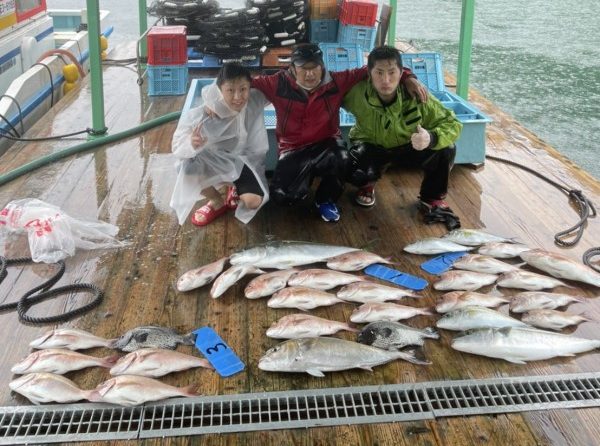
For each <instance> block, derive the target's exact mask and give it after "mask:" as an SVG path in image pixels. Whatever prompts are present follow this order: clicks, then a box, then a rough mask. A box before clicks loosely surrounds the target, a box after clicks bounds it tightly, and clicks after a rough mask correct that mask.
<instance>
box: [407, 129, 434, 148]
mask: <svg viewBox="0 0 600 446" xmlns="http://www.w3.org/2000/svg"><path fill="white" fill-rule="evenodd" d="M410 142H411V143H412V146H413V149H415V150H425V149H426V148H427V147H429V144H430V143H431V135H430V134H429V132H428V131H427V130H425V129H424V128H423V127H421V126H420V125H417V133H413V134H412V135H411V136H410Z"/></svg>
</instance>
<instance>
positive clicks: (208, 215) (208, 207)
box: [191, 201, 229, 226]
mask: <svg viewBox="0 0 600 446" xmlns="http://www.w3.org/2000/svg"><path fill="white" fill-rule="evenodd" d="M228 210H229V206H227V205H226V204H224V205H223V206H221V207H220V208H219V209H215V208H214V207H213V204H212V202H211V201H209V202H208V203H206V204H205V205H204V206H202V207H201V208H198V209H197V210H196V212H194V213H193V214H192V218H191V221H192V224H194V225H196V226H206V225H207V224H209V223H211V222H212V221H213V220H215V219H216V218H218V217H220V216H221V215H223V214H224V213H225V212H227V211H228ZM196 214H200V215H202V216H204V220H198V219H197V218H196Z"/></svg>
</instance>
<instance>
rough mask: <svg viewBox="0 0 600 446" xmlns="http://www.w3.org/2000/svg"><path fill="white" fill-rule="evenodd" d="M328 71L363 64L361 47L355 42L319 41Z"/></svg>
mask: <svg viewBox="0 0 600 446" xmlns="http://www.w3.org/2000/svg"><path fill="white" fill-rule="evenodd" d="M319 48H321V51H323V62H325V68H327V70H328V71H343V70H350V69H352V68H360V67H362V66H363V65H364V64H365V60H364V55H363V50H362V47H361V46H360V45H358V44H356V43H320V44H319Z"/></svg>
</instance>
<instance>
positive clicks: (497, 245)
mask: <svg viewBox="0 0 600 446" xmlns="http://www.w3.org/2000/svg"><path fill="white" fill-rule="evenodd" d="M530 249H531V248H530V247H529V246H526V245H523V244H521V243H504V242H492V243H486V244H485V245H483V246H481V247H480V248H479V249H478V250H477V252H478V253H479V254H482V255H484V256H490V257H495V258H497V259H512V258H513V257H518V256H519V254H521V253H522V252H525V251H528V250H530Z"/></svg>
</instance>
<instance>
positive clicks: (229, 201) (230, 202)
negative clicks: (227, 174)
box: [225, 186, 240, 209]
mask: <svg viewBox="0 0 600 446" xmlns="http://www.w3.org/2000/svg"><path fill="white" fill-rule="evenodd" d="M238 201H240V196H239V195H238V194H237V189H236V188H235V186H229V187H227V198H225V204H226V205H227V207H229V209H236V208H237V206H238Z"/></svg>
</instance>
